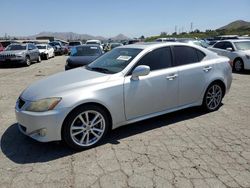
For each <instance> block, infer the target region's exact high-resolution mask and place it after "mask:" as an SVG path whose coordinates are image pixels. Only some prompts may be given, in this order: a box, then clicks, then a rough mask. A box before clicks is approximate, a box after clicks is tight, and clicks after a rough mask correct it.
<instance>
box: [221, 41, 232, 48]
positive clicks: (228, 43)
mask: <svg viewBox="0 0 250 188" xmlns="http://www.w3.org/2000/svg"><path fill="white" fill-rule="evenodd" d="M227 48H232V49H233V45H232V44H231V43H230V42H225V44H224V46H223V49H227Z"/></svg>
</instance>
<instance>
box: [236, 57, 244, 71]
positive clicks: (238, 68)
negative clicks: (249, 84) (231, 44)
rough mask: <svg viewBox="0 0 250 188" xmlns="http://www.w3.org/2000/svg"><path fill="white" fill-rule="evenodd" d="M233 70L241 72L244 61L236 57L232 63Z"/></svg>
mask: <svg viewBox="0 0 250 188" xmlns="http://www.w3.org/2000/svg"><path fill="white" fill-rule="evenodd" d="M233 70H234V71H235V72H242V71H244V63H243V61H242V60H241V59H236V60H235V61H234V64H233Z"/></svg>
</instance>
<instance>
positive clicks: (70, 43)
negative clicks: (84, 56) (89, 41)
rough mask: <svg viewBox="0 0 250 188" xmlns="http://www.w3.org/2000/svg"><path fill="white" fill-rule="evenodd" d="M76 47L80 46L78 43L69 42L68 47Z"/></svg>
mask: <svg viewBox="0 0 250 188" xmlns="http://www.w3.org/2000/svg"><path fill="white" fill-rule="evenodd" d="M77 45H81V43H80V42H69V46H77Z"/></svg>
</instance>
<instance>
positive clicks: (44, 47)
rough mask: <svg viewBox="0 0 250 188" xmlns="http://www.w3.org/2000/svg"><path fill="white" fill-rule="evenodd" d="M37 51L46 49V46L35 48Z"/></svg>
mask: <svg viewBox="0 0 250 188" xmlns="http://www.w3.org/2000/svg"><path fill="white" fill-rule="evenodd" d="M36 47H37V48H38V49H40V50H42V49H46V46H36Z"/></svg>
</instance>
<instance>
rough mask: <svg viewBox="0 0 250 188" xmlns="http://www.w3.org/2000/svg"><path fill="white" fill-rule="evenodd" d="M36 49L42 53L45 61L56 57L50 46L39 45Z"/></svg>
mask: <svg viewBox="0 0 250 188" xmlns="http://www.w3.org/2000/svg"><path fill="white" fill-rule="evenodd" d="M36 47H37V48H38V50H39V52H40V56H41V58H43V59H47V60H48V59H49V58H52V57H55V52H54V48H53V47H52V46H50V45H49V44H37V45H36Z"/></svg>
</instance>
